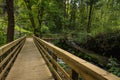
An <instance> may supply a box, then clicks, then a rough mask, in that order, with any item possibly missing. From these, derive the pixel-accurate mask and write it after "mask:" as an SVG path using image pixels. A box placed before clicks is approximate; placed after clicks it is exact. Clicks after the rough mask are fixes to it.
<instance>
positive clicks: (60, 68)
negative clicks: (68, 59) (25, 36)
mask: <svg viewBox="0 0 120 80" xmlns="http://www.w3.org/2000/svg"><path fill="white" fill-rule="evenodd" d="M38 44H39V43H38ZM39 46H40V47H41V49H42V50H43V51H44V54H45V55H46V56H47V58H48V59H50V61H51V62H52V64H54V65H56V67H57V68H59V70H60V71H61V72H62V74H63V75H64V76H65V78H66V79H67V80H72V79H71V77H70V75H69V74H68V73H67V72H66V71H65V70H64V69H63V68H62V67H61V66H60V65H59V64H58V63H57V62H56V61H55V60H54V59H53V58H52V57H51V56H50V55H49V53H48V52H47V51H46V50H45V49H44V48H43V47H42V46H41V45H39Z"/></svg>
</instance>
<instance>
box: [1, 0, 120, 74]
mask: <svg viewBox="0 0 120 80" xmlns="http://www.w3.org/2000/svg"><path fill="white" fill-rule="evenodd" d="M11 5H12V6H11ZM12 14H13V15H12ZM24 34H27V35H28V36H32V35H33V34H34V35H36V36H38V37H41V38H45V37H46V38H59V39H62V40H71V41H72V42H74V43H76V44H77V45H79V46H80V47H82V48H85V49H87V50H91V51H94V52H96V53H98V54H100V55H103V56H107V57H115V58H117V59H118V60H119V59H120V0H0V45H3V44H5V43H6V42H10V41H12V40H13V38H14V39H15V38H18V37H20V36H23V35H24ZM10 38H12V39H10ZM8 39H10V40H8ZM113 65H114V64H113ZM114 66H116V64H115V65H114ZM117 66H118V65H117ZM110 69H111V68H110ZM115 69H116V68H115ZM115 69H113V70H115ZM116 70H118V68H117V69H116ZM119 71H120V69H119ZM116 73H117V72H116ZM116 73H115V74H116ZM117 75H119V76H120V73H117Z"/></svg>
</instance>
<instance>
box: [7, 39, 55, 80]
mask: <svg viewBox="0 0 120 80" xmlns="http://www.w3.org/2000/svg"><path fill="white" fill-rule="evenodd" d="M6 80H54V79H53V77H52V74H51V73H50V71H49V69H48V67H47V66H46V63H45V61H44V60H43V58H42V56H41V55H40V53H39V51H38V50H37V48H36V47H35V45H34V43H33V40H32V38H27V40H26V43H25V45H24V47H23V49H22V50H21V52H20V54H19V55H18V57H17V59H16V61H15V63H14V65H13V67H12V69H11V71H10V73H9V74H8V76H7V78H6Z"/></svg>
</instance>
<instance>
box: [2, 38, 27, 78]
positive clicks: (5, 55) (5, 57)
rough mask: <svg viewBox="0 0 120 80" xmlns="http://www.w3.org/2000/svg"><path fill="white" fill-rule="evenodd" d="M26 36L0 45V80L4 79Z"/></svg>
mask: <svg viewBox="0 0 120 80" xmlns="http://www.w3.org/2000/svg"><path fill="white" fill-rule="evenodd" d="M25 39H26V36H24V37H21V38H19V39H17V40H15V41H13V42H10V43H8V44H6V45H4V46H2V47H0V80H5V77H6V76H7V74H8V72H9V70H10V68H11V67H12V65H13V63H14V61H15V59H16V57H17V55H18V53H19V52H20V50H21V48H22V47H23V45H24V43H25Z"/></svg>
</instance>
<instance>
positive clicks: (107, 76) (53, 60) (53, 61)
mask: <svg viewBox="0 0 120 80" xmlns="http://www.w3.org/2000/svg"><path fill="white" fill-rule="evenodd" d="M33 38H34V42H35V44H36V46H37V48H38V50H39V51H40V53H41V54H42V56H43V58H44V59H45V61H46V63H47V65H48V66H49V67H50V69H51V71H52V73H53V76H55V79H56V80H62V77H61V75H60V74H59V73H62V75H63V76H64V78H65V80H78V79H79V77H82V78H83V79H84V80H120V78H119V77H117V76H115V75H113V74H111V73H109V72H107V71H105V70H103V69H101V68H99V67H97V66H95V65H93V64H91V63H89V62H87V61H85V60H83V59H81V58H79V57H77V56H75V55H73V54H71V53H69V52H67V51H65V50H63V49H60V48H58V47H56V46H54V45H53V44H50V43H48V42H46V41H44V40H42V39H40V38H38V37H35V36H33ZM57 58H60V59H62V60H63V61H64V62H65V63H66V64H67V65H68V66H69V67H70V68H71V71H72V72H71V74H69V73H67V72H66V71H65V70H64V69H62V67H61V66H59V64H58V61H57Z"/></svg>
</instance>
